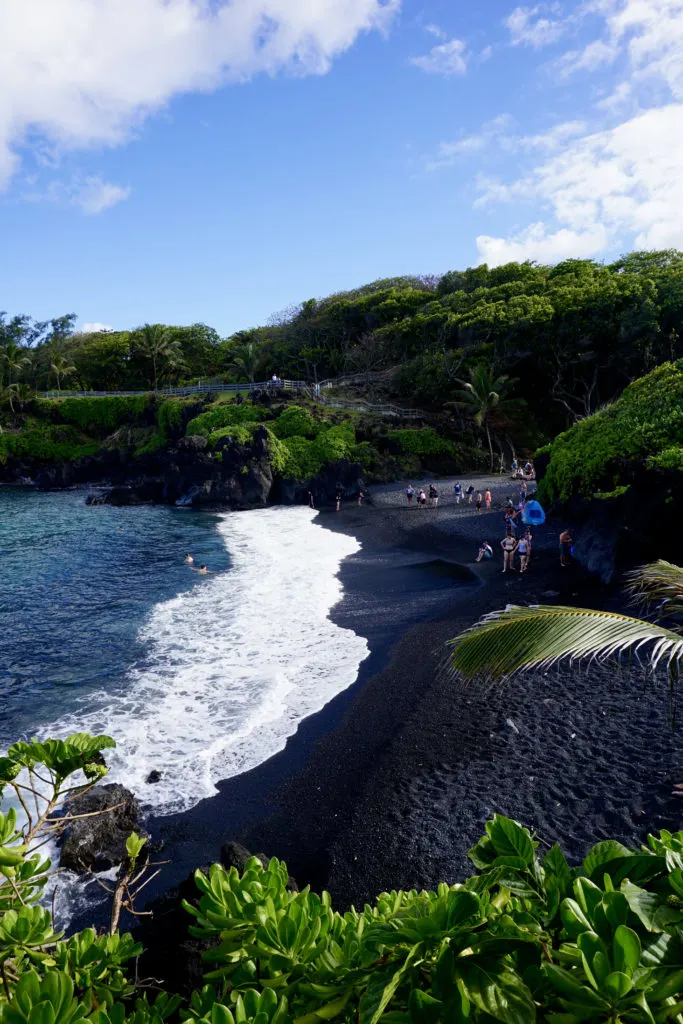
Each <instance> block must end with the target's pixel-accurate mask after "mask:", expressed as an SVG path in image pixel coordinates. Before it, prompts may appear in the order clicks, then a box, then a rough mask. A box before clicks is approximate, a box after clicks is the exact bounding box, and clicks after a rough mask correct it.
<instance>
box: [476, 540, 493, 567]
mask: <svg viewBox="0 0 683 1024" xmlns="http://www.w3.org/2000/svg"><path fill="white" fill-rule="evenodd" d="M482 558H493V548H492V547H491V545H490V544H489V542H488V541H487V540H483V541H482V542H481V547H480V548H479V554H478V555H477V557H476V558H475V562H481V560H482Z"/></svg>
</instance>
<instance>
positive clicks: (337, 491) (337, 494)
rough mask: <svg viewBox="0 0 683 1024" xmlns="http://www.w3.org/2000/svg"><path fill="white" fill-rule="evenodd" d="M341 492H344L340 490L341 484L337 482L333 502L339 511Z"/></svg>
mask: <svg viewBox="0 0 683 1024" xmlns="http://www.w3.org/2000/svg"><path fill="white" fill-rule="evenodd" d="M343 493H344V492H343V490H342V485H341V484H337V489H336V491H335V495H334V500H335V503H336V506H337V512H339V511H340V510H341V500H342V494H343Z"/></svg>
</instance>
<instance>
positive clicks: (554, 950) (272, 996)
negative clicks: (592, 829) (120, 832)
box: [0, 734, 683, 1024]
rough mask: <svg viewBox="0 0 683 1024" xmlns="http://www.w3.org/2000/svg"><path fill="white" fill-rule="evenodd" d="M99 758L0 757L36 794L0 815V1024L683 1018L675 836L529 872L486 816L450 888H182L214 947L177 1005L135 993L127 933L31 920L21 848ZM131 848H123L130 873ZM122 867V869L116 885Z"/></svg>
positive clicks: (244, 879)
mask: <svg viewBox="0 0 683 1024" xmlns="http://www.w3.org/2000/svg"><path fill="white" fill-rule="evenodd" d="M111 745H112V741H111V740H109V739H108V738H107V737H89V736H86V735H84V734H79V735H78V736H73V737H69V739H68V740H66V741H65V742H61V741H56V740H50V741H46V742H44V743H42V744H38V743H35V742H34V743H32V744H15V746H14V747H12V748H10V751H9V753H8V756H7V757H5V758H2V759H0V784H2V785H4V786H5V787H7V786H9V787H10V788H12V789H13V791H14V794H15V795H18V796H19V798H20V799H21V800H23V801H24V803H25V802H26V801H25V800H24V797H23V796H22V787H23V786H24V785H28V786H29V787H30V788H32V787H33V781H34V779H35V778H36V777H42V778H43V779H45V778H47V779H48V780H49V782H50V786H51V789H50V787H48V792H47V794H46V795H44V796H43V797H42V799H43V800H44V801H45V808H44V811H45V813H44V814H43V816H42V824H38V823H37V821H36V820H35V818H34V819H33V820H32V821H31V822H29V823H27V824H26V825H25V827H24V828H19V827H18V825H17V815H16V812H15V811H14V810H13V809H12V810H10V809H8V808H6V809H5V813H4V814H0V978H1V985H0V1024H81V1022H83V1021H93V1022H95V1024H129V1022H130V1024H148V1022H150V1024H161V1022H162V1021H165V1020H168V1021H173V1022H177V1021H192V1022H195V1021H196V1022H202V1024H321V1022H323V1021H338V1022H340V1024H352V1022H353V1024H379V1021H380V1020H381V1021H383V1022H385V1024H439V1022H443V1024H451V1022H457V1024H468V1022H472V1024H493V1022H494V1021H501V1022H503V1024H531V1022H533V1021H535V1020H536V1019H537V1018H538V1019H539V1020H544V1021H548V1022H549V1024H578V1022H582V1021H590V1022H593V1021H595V1022H599V1021H606V1022H614V1024H616V1022H619V1021H625V1022H626V1021H628V1022H635V1024H666V1022H668V1021H672V1022H677V1024H680V1022H681V1020H682V1019H683V1016H682V1014H683V833H676V834H675V835H672V834H671V833H669V832H662V833H661V835H660V836H659V837H653V836H650V837H649V839H648V845H647V846H646V847H643V848H642V849H640V850H638V851H635V850H629V849H627V848H626V847H624V846H622V845H621V844H619V843H617V842H613V841H610V840H607V841H605V842H601V843H598V844H597V846H595V847H593V849H592V850H591V852H590V853H589V854H588V856H587V857H586V859H585V860H584V862H583V864H582V865H581V866H580V867H578V868H573V869H572V868H570V867H569V865H568V864H567V862H566V860H565V858H564V857H563V855H562V853H561V851H560V849H559V847H557V846H554V847H553V848H552V849H550V850H548V851H547V852H546V853H545V855H544V856H543V857H542V858H541V857H539V855H538V843H537V842H536V841H535V840H534V838H533V837H532V835H531V834H530V833H529V832H528V831H527V830H526V829H524V828H522V827H521V826H520V825H518V824H517V823H516V822H514V821H511V820H509V819H507V818H503V817H501V816H499V815H496V817H495V818H494V819H493V820H492V821H490V822H489V823H488V824H487V826H486V835H485V836H484V838H483V839H481V840H480V841H479V842H478V843H477V844H476V846H474V847H473V848H472V850H471V851H470V859H471V860H472V862H473V864H474V866H475V867H476V868H477V870H478V873H477V874H476V875H474V876H473V877H471V878H469V879H468V880H467V881H466V882H465V883H463V884H456V885H451V886H449V885H446V884H443V885H440V886H439V888H438V890H437V891H436V892H424V891H423V892H417V891H416V890H412V891H410V892H391V893H383V894H382V895H380V896H379V897H378V898H377V900H376V901H375V903H374V905H372V906H370V905H366V906H365V908H364V909H363V910H362V911H361V912H358V911H356V910H351V911H349V912H347V913H345V914H339V913H337V912H336V911H334V910H333V909H332V906H331V902H330V897H329V895H328V894H327V893H323V894H322V895H321V896H316V895H315V894H313V893H311V892H309V890H308V889H304V890H303V891H302V892H298V893H293V892H290V891H289V890H288V889H287V881H288V875H287V869H286V867H285V865H284V864H282V863H280V862H279V861H277V860H275V859H273V860H271V862H270V864H269V866H268V868H267V869H265V870H264V868H263V866H262V865H261V863H260V861H258V860H257V859H256V858H252V859H251V860H250V861H249V862H248V864H247V865H246V868H245V871H244V873H243V874H242V875H241V876H240V875H239V874H238V872H237V871H236V869H235V868H232V869H231V870H230V871H226V870H225V869H224V868H222V867H220V866H219V865H217V864H215V865H213V867H212V868H211V869H210V871H209V874H208V875H205V874H203V873H201V872H197V875H196V882H197V887H198V889H199V894H200V898H199V901H198V904H196V905H190V904H186V909H187V910H188V913H189V915H191V918H192V919H193V920H194V923H193V924H192V925H191V927H190V931H191V932H192V934H193V935H194V936H196V937H198V938H200V939H203V940H205V941H207V940H208V943H211V944H212V948H210V949H209V951H208V952H207V953H205V954H204V958H205V961H206V965H207V974H206V978H205V980H206V982H207V984H206V986H205V987H204V988H202V989H201V991H196V992H195V993H194V994H193V995H192V997H191V999H190V1000H189V1001H188V1002H184V1001H183V1000H181V999H180V997H178V996H172V995H169V994H167V993H165V992H163V991H159V990H158V989H156V988H155V990H154V993H153V994H151V993H150V991H149V990H148V989H145V988H142V987H139V988H138V987H136V985H137V982H136V979H137V970H136V967H135V961H136V958H137V956H138V955H139V953H140V952H141V947H140V946H139V945H138V944H137V943H136V942H135V941H134V940H133V939H132V938H131V936H130V935H119V934H118V932H116V931H115V930H114V931H113V934H110V935H106V936H104V935H97V934H96V933H95V932H94V930H92V929H86V930H85V931H83V932H80V933H79V934H77V935H74V936H72V937H71V938H69V939H65V938H63V936H62V935H61V934H57V933H55V931H54V925H53V921H52V917H51V913H50V910H49V909H47V908H45V907H41V906H40V905H39V904H38V897H39V895H40V893H41V891H42V887H43V885H44V884H45V881H46V878H47V872H48V869H49V863H47V862H41V857H40V854H39V853H37V852H33V853H32V852H30V851H29V849H28V846H29V845H30V843H31V842H35V841H36V839H37V838H38V839H39V838H40V836H41V835H44V834H45V832H46V830H48V831H49V830H50V829H52V828H53V826H55V823H56V822H58V821H60V820H63V819H61V818H59V817H58V814H59V812H60V810H61V811H63V810H64V805H63V798H64V795H66V794H67V792H68V791H70V790H71V787H72V786H73V785H74V775H75V773H76V772H79V771H82V772H84V773H85V777H83V776H81V777H80V781H79V778H76V780H75V784H76V786H77V790H76V793H77V794H78V793H82V792H84V791H85V790H87V788H89V786H90V785H91V784H92V783H93V782H95V781H97V780H98V779H99V778H101V777H102V776H103V775H104V774H105V773H106V768H105V767H104V764H103V760H102V756H101V751H102V750H103V749H106V747H107V746H111ZM26 792H28V791H26ZM72 795H73V794H72ZM71 808H74V810H71ZM27 811H28V805H27ZM69 813H77V802H76V803H75V804H74V803H72V804H71V805H70V806H67V814H69ZM56 827H58V828H59V827H62V826H61V825H56ZM141 849H142V841H141V840H138V839H137V837H135V839H134V840H133V839H132V840H131V841H130V844H129V855H130V860H131V861H133V862H134V861H135V860H136V858H138V857H139V856H140V851H141ZM132 870H133V867H132V866H131V863H130V862H129V863H127V864H124V865H122V867H121V869H120V872H119V883H118V884H119V889H120V885H121V879H122V878H125V877H130V875H131V872H132Z"/></svg>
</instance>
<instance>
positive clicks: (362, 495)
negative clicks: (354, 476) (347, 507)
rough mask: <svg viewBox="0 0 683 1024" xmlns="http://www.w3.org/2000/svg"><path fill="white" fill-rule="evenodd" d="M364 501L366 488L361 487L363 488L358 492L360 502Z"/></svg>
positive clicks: (360, 503)
mask: <svg viewBox="0 0 683 1024" xmlns="http://www.w3.org/2000/svg"><path fill="white" fill-rule="evenodd" d="M364 501H365V490H364V488H362V487H361V489H360V490H359V492H358V504H359V505H362V504H363V502H364Z"/></svg>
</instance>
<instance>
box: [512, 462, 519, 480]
mask: <svg viewBox="0 0 683 1024" xmlns="http://www.w3.org/2000/svg"><path fill="white" fill-rule="evenodd" d="M518 468H519V463H518V462H517V459H513V460H512V465H511V466H510V469H511V470H512V477H513V479H514V478H515V477H516V476H517V470H518Z"/></svg>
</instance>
